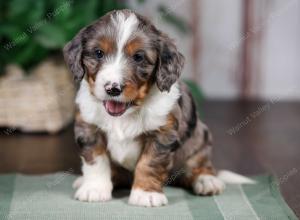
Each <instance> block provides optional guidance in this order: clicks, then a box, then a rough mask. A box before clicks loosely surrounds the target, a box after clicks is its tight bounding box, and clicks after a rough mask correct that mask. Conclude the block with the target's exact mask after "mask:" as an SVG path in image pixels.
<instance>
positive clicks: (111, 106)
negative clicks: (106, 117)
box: [105, 101, 126, 114]
mask: <svg viewBox="0 0 300 220" xmlns="http://www.w3.org/2000/svg"><path fill="white" fill-rule="evenodd" d="M105 108H106V109H107V110H108V111H109V112H110V113H113V114H119V113H122V112H123V111H125V110H126V104H125V103H121V102H115V101H106V104H105Z"/></svg>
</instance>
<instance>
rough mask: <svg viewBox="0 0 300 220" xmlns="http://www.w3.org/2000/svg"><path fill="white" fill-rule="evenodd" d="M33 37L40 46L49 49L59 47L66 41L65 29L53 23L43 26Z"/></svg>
mask: <svg viewBox="0 0 300 220" xmlns="http://www.w3.org/2000/svg"><path fill="white" fill-rule="evenodd" d="M34 38H35V40H36V41H37V42H38V43H39V44H40V45H41V46H43V47H45V48H49V49H58V48H61V47H62V46H63V45H64V44H65V42H66V34H65V31H64V30H63V29H62V28H61V27H60V26H56V25H54V24H47V25H45V26H43V27H42V28H41V29H39V31H38V32H37V33H36V35H35V37H34Z"/></svg>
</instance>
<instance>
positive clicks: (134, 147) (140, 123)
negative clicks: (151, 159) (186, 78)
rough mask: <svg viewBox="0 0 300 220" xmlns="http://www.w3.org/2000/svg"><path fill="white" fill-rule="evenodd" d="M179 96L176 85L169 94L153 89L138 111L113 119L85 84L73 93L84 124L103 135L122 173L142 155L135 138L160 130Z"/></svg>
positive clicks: (139, 145) (130, 110)
mask: <svg viewBox="0 0 300 220" xmlns="http://www.w3.org/2000/svg"><path fill="white" fill-rule="evenodd" d="M179 96H180V93H179V89H178V85H177V84H174V85H173V86H172V88H171V90H170V92H169V93H167V92H160V91H159V90H158V89H157V87H156V86H153V87H152V89H151V90H150V92H149V94H148V96H147V97H146V99H145V101H144V104H143V106H142V107H140V108H139V109H135V108H133V107H132V108H130V109H129V110H127V112H125V113H124V114H123V115H122V116H120V117H113V116H110V115H109V114H108V113H107V112H106V111H105V109H104V106H103V104H102V103H101V102H100V101H98V100H97V99H96V98H95V97H94V96H93V95H92V94H91V93H90V90H89V87H88V83H87V82H86V81H84V80H83V81H82V82H81V86H80V89H79V91H78V93H77V97H76V104H77V105H78V107H79V110H80V113H81V116H82V118H83V120H84V121H86V122H87V123H91V124H94V125H96V126H98V127H99V128H100V129H102V130H103V131H104V132H106V134H107V139H108V140H107V142H108V146H107V148H108V150H109V151H110V154H111V157H112V159H113V160H114V161H115V162H117V163H119V164H120V165H122V166H123V167H125V168H126V169H129V170H133V169H134V167H135V164H136V162H137V160H138V158H139V156H140V154H141V151H142V146H141V144H140V143H139V142H138V141H137V140H136V137H138V136H139V135H141V134H142V133H145V132H147V131H151V130H155V129H158V128H159V127H160V126H163V125H164V124H165V121H166V117H167V115H168V114H169V113H170V111H171V110H172V108H173V106H174V104H175V103H176V101H177V99H178V98H179Z"/></svg>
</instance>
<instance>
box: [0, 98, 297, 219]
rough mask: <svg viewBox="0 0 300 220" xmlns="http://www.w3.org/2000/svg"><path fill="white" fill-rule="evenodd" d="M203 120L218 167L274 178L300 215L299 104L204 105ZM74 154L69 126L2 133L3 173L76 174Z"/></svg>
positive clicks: (0, 162) (0, 163) (0, 169)
mask: <svg viewBox="0 0 300 220" xmlns="http://www.w3.org/2000/svg"><path fill="white" fill-rule="evenodd" d="M201 118H202V119H203V121H204V122H205V123H206V124H207V125H208V126H209V127H210V129H211V130H212V132H213V135H214V139H215V147H214V162H215V164H216V166H217V167H218V168H220V169H229V170H232V171H235V172H239V173H241V174H246V175H257V174H263V173H271V174H274V175H276V176H277V177H278V178H279V180H280V181H279V182H280V184H279V186H280V188H281V190H282V193H283V195H284V198H285V199H286V201H287V202H288V204H289V205H290V206H291V207H292V209H293V210H294V211H295V213H296V214H297V215H298V216H300V103H282V102H277V101H276V100H274V101H270V102H264V103H263V102H227V101H226V102H224V101H223V102H222V101H206V102H204V103H203V104H202V115H201ZM76 151H77V150H76V147H75V144H74V142H73V131H72V127H71V126H70V127H68V128H67V129H65V130H64V131H63V132H61V133H60V134H58V135H52V136H49V135H46V134H39V135H37V134H21V133H18V132H15V131H7V130H1V135H0V173H7V172H22V173H28V174H29V173H30V174H32V173H50V172H55V171H61V170H65V171H67V170H68V171H74V172H78V171H79V164H80V162H79V158H78V155H77V152H76Z"/></svg>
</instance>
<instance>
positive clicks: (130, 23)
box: [112, 12, 138, 54]
mask: <svg viewBox="0 0 300 220" xmlns="http://www.w3.org/2000/svg"><path fill="white" fill-rule="evenodd" d="M112 20H113V23H114V25H115V28H116V31H117V47H118V54H119V53H121V51H122V49H123V47H124V46H125V44H126V42H127V41H128V39H129V38H130V36H131V35H132V33H133V32H134V30H135V29H136V27H137V25H138V19H137V17H136V16H135V14H133V13H131V14H130V15H129V16H128V17H126V16H125V14H124V13H122V12H117V15H116V17H113V18H112Z"/></svg>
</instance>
